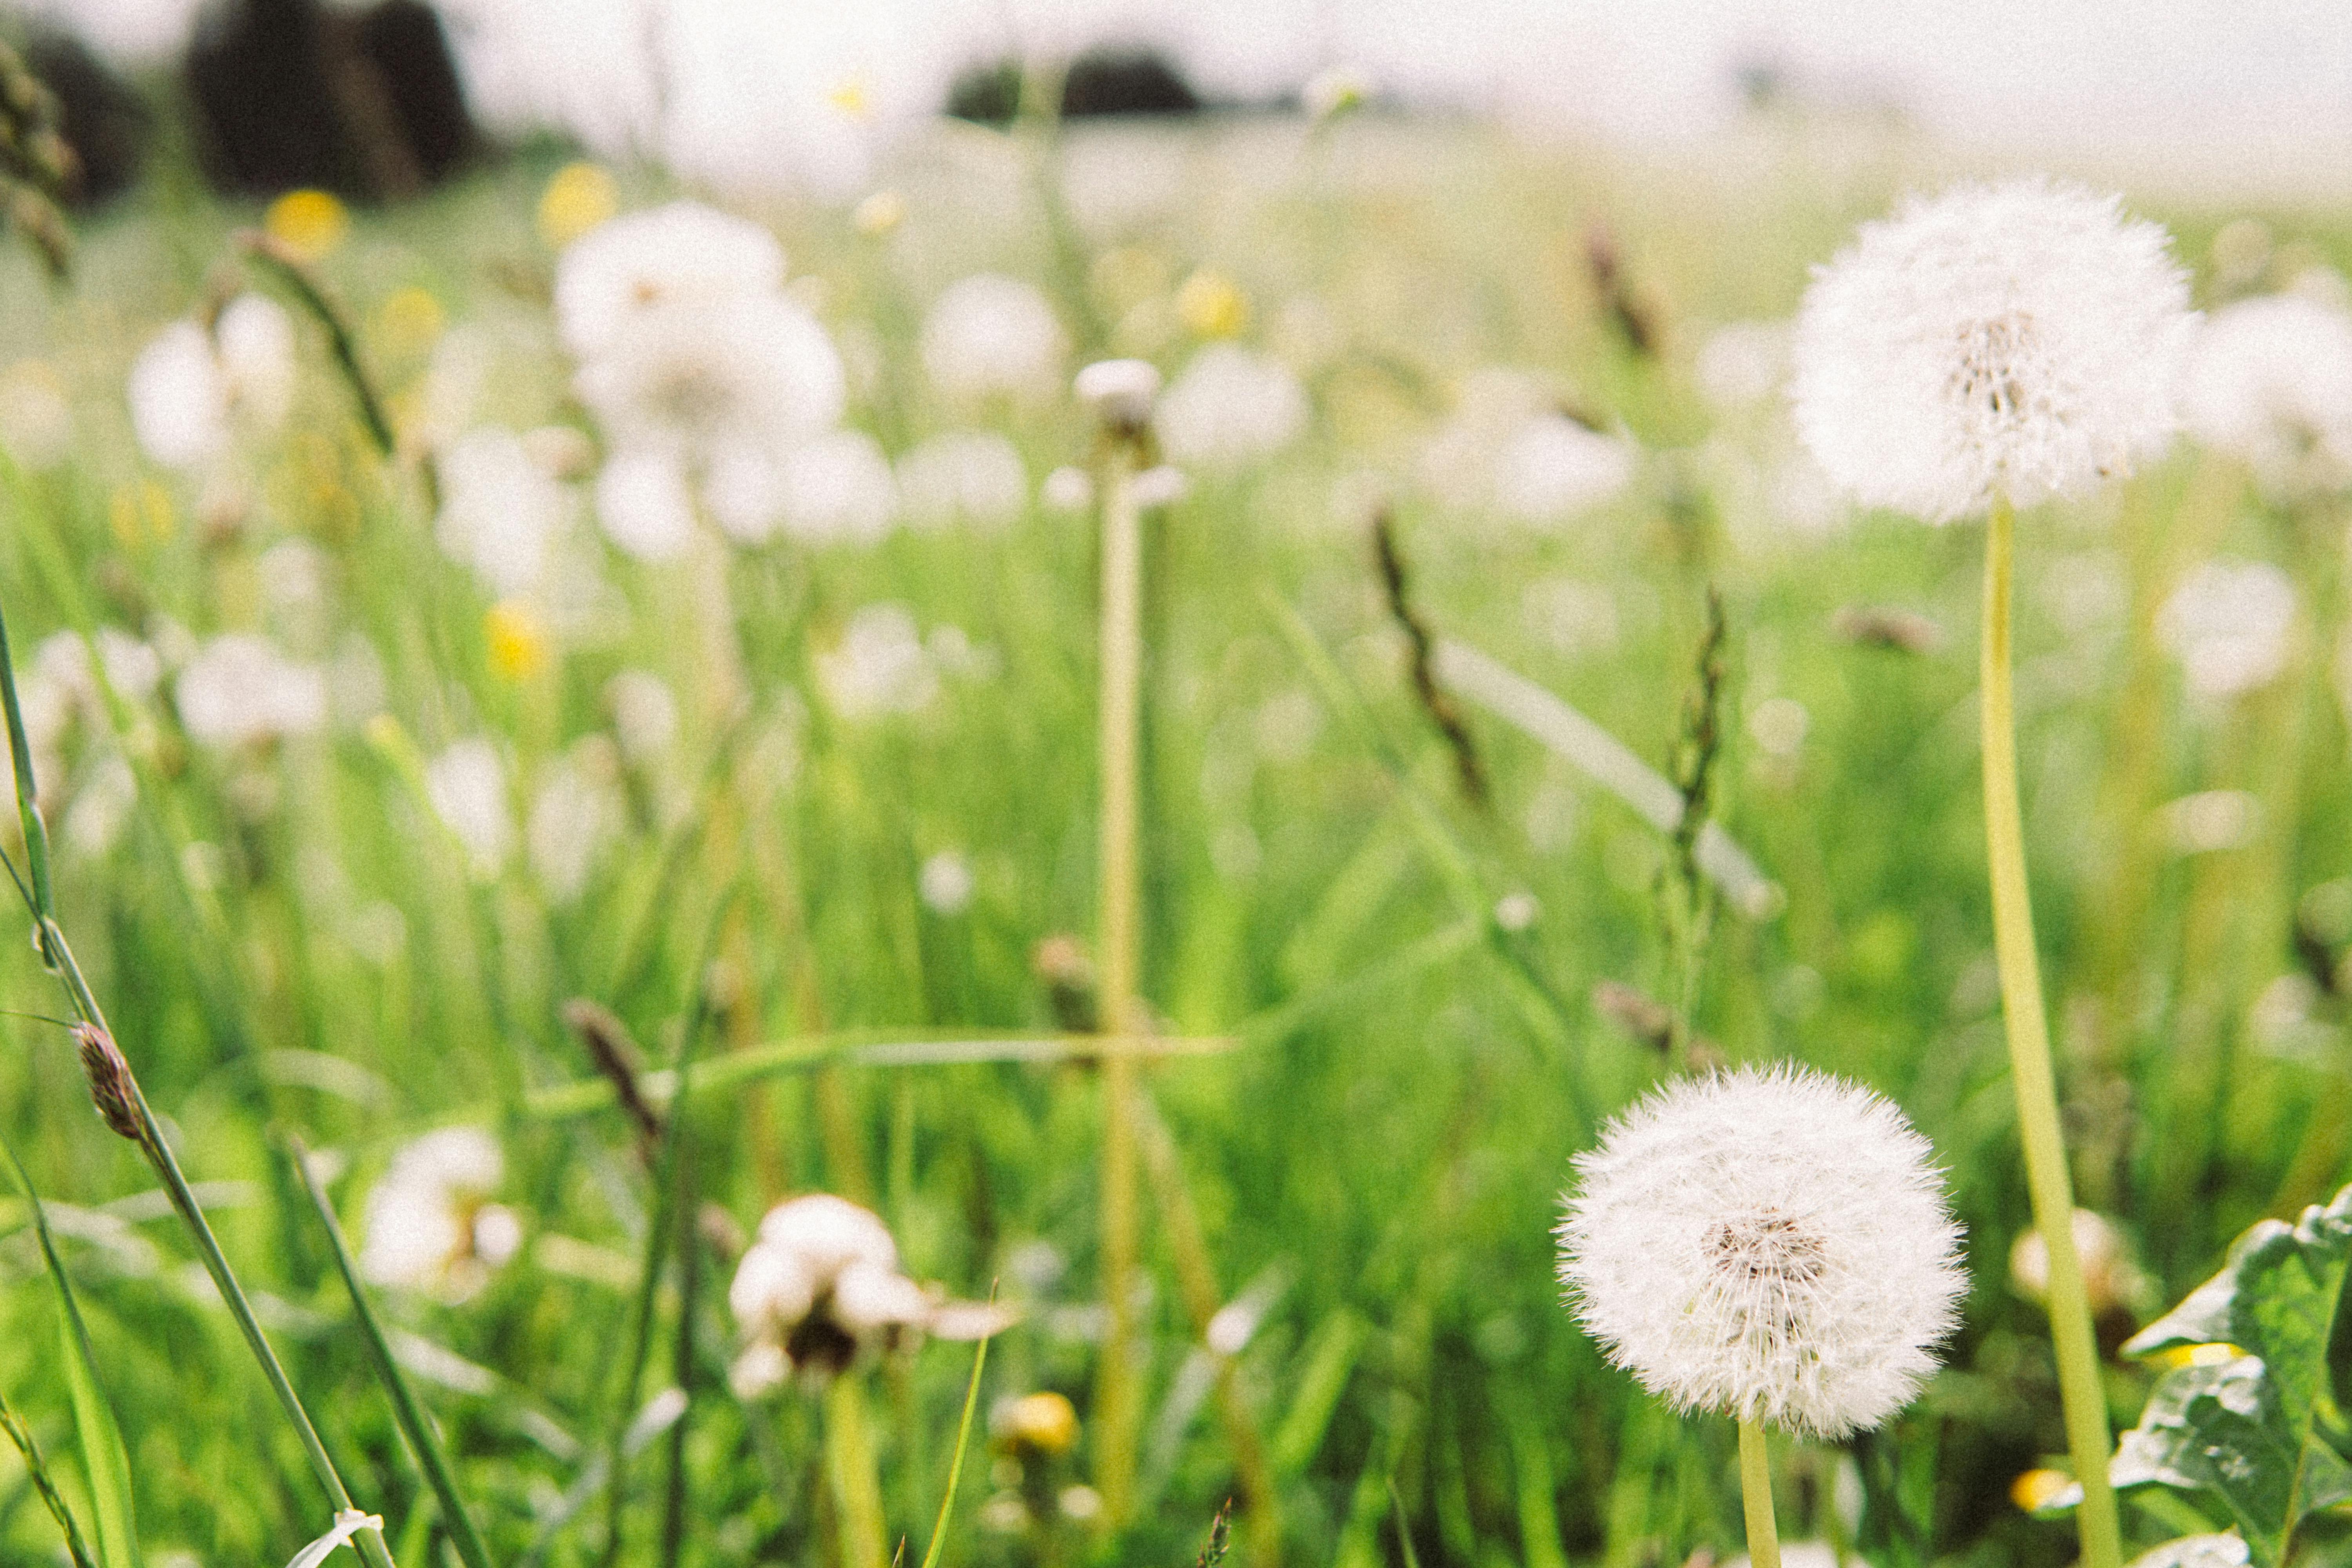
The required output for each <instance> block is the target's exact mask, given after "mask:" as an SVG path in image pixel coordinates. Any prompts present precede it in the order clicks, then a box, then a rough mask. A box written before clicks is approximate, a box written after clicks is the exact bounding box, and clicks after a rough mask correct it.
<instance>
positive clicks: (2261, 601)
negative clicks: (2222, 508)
mask: <svg viewBox="0 0 2352 1568" xmlns="http://www.w3.org/2000/svg"><path fill="white" fill-rule="evenodd" d="M2294 616H2295V592H2294V579H2293V578H2291V577H2289V576H2288V575H2287V574H2285V573H2284V572H2282V571H2281V570H2279V569H2278V568H2277V567H2275V566H2273V565H2272V564H2270V563H2268V562H2266V561H2208V562H2206V563H2203V564H2202V565H2200V566H2199V567H2198V568H2197V569H2196V570H2195V571H2193V572H2191V573H2189V575H2188V576H2187V577H2185V578H2183V579H2182V580H2181V584H2180V585H2179V587H2178V588H2175V589H2174V590H2173V591H2172V594H2171V595H2170V596H2169V597H2168V598H2167V599H2166V600H2165V601H2164V604H2163V605H2162V607H2161V608H2159V609H2158V611H2157V613H2156V636H2157V640H2158V642H2160V643H2162V644H2163V645H2164V647H2166V648H2167V649H2168V651H2169V652H2170V653H2171V654H2172V656H2173V657H2174V658H2178V659H2179V661H2180V667H2181V670H2182V672H2183V673H2184V674H2185V675H2186V676H2187V677H2188V679H2189V690H2191V691H2193V692H2195V693H2196V694H2197V695H2198V696H2200V697H2204V698H2212V699H2227V698H2231V697H2236V696H2240V695H2242V693H2245V692H2248V691H2252V690H2253V689H2256V688H2257V687H2262V686H2267V685H2269V684H2270V683H2271V682H2272V681H2273V680H2275V679H2278V677H2279V676H2280V675H2281V674H2282V673H2284V670H2285V669H2286V663H2287V653H2288V647H2289V642H2290V638H2291V635H2292V633H2293V632H2294Z"/></svg>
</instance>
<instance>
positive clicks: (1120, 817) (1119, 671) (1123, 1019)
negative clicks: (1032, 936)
mask: <svg viewBox="0 0 2352 1568" xmlns="http://www.w3.org/2000/svg"><path fill="white" fill-rule="evenodd" d="M1134 467H1135V453H1134V450H1133V447H1132V443H1130V442H1129V441H1127V440H1124V439H1117V438H1115V439H1114V441H1113V444H1112V449H1111V451H1110V454H1109V456H1108V461H1107V462H1106V463H1105V464H1104V467H1103V513H1102V712H1101V731H1100V741H1101V747H1102V757H1101V773H1102V844H1101V849H1100V854H1101V863H1102V889H1101V907H1100V910H1099V911H1098V915H1099V918H1100V920H1101V921H1102V935H1101V950H1102V997H1101V1009H1102V1027H1103V1031H1104V1033H1105V1034H1107V1035H1109V1036H1111V1037H1117V1038H1122V1039H1123V1038H1124V1037H1127V1036H1129V1034H1130V1033H1131V1032H1132V1031H1134V1029H1135V1026H1136V1023H1137V1020H1136V1017H1135V1013H1136V969H1137V962H1138V932H1137V925H1138V860H1139V850H1138V844H1137V840H1138V837H1139V831H1138V820H1139V804H1138V803H1139V798H1140V794H1141V788H1140V781H1139V759H1138V753H1139V751H1140V722H1141V720H1140V715H1141V711H1142V690H1143V625H1142V613H1143V518H1142V511H1141V509H1140V508H1139V507H1138V506H1137V505H1136V501H1135V492H1134V487H1133V478H1134ZM1134 1083H1135V1062H1134V1058H1133V1057H1132V1056H1131V1055H1130V1054H1129V1053H1128V1052H1127V1051H1124V1050H1115V1051H1108V1052H1106V1053H1105V1054H1104V1058H1103V1067H1102V1089H1103V1163H1102V1256H1103V1295H1104V1300H1105V1301H1106V1302H1107V1303H1108V1307H1109V1309H1110V1325H1109V1332H1108V1334H1106V1335H1105V1336H1104V1340H1103V1351H1102V1362H1101V1372H1100V1374H1099V1379H1100V1381H1099V1384H1098V1385H1097V1391H1096V1414H1095V1430H1096V1433H1097V1447H1096V1453H1095V1458H1096V1471H1097V1484H1098V1486H1099V1487H1100V1489H1101V1492H1102V1500H1103V1510H1102V1511H1103V1521H1104V1523H1105V1524H1106V1525H1108V1526H1110V1527H1113V1528H1116V1527H1117V1526H1118V1525H1120V1524H1123V1523H1124V1522H1126V1521H1127V1518H1128V1515H1129V1510H1131V1509H1132V1508H1133V1506H1134V1490H1135V1459H1136V1456H1135V1440H1136V1425H1137V1417H1138V1415H1139V1406H1138V1404H1137V1401H1136V1389H1135V1378H1134V1371H1133V1368H1132V1367H1131V1366H1130V1364H1129V1362H1130V1360H1131V1358H1132V1355H1133V1345H1134V1335H1135V1324H1134V1321H1133V1318H1132V1309H1131V1307H1130V1305H1129V1300H1130V1298H1131V1297H1132V1296H1133V1294H1134V1290H1133V1285H1134V1276H1135V1258H1136V1214H1135V1200H1136V1130H1135V1119H1134V1108H1133V1103H1132V1102H1133V1095H1134Z"/></svg>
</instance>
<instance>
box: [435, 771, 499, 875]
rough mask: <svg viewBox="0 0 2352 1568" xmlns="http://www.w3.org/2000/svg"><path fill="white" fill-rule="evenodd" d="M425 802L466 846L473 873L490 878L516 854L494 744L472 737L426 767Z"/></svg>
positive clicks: (462, 844) (459, 841)
mask: <svg viewBox="0 0 2352 1568" xmlns="http://www.w3.org/2000/svg"><path fill="white" fill-rule="evenodd" d="M425 799H426V800H427V801H429V802H430V803H431V804H432V806H433V812H434V815H435V816H438V817H439V818H440V819H441V821H442V824H443V826H446V827H447V828H448V829H449V831H450V832H451V833H452V834H454V835H455V836H456V837H457V842H458V843H459V844H460V845H461V846H463V847H464V848H465V851H466V856H467V859H468V860H469V861H470V862H471V863H472V865H473V868H474V871H475V874H476V875H478V876H484V877H488V876H491V875H494V874H495V873H496V872H497V871H498V869H499V867H501V866H503V865H504V864H506V859H507V857H508V856H509V854H511V853H513V850H514V842H515V826H514V815H513V813H512V812H511V811H509V809H508V806H507V770H506V764H505V763H503V762H501V761H500V760H499V752H498V748H497V747H496V746H494V745H492V744H491V743H490V742H488V741H486V740H484V739H482V738H480V737H479V736H474V737H470V738H468V739H467V740H463V741H459V742H456V743H455V744H454V745H452V746H450V747H449V749H448V750H447V751H446V752H442V753H441V754H440V755H439V756H437V757H435V758H434V759H433V760H432V761H430V762H428V763H425Z"/></svg>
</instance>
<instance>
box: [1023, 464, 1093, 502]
mask: <svg viewBox="0 0 2352 1568" xmlns="http://www.w3.org/2000/svg"><path fill="white" fill-rule="evenodd" d="M1037 499H1038V500H1041V501H1043V502H1044V503H1045V510H1048V511H1061V512H1081V511H1087V510H1091V509H1092V508H1093V506H1094V504H1095V481H1094V476H1093V475H1091V474H1089V473H1087V471H1086V470H1085V469H1084V468H1072V467H1070V466H1069V465H1068V464H1064V465H1063V466H1062V467H1060V468H1055V470H1054V471H1053V472H1052V473H1050V474H1047V475H1046V476H1045V483H1044V484H1042V485H1040V486H1038V487H1037Z"/></svg>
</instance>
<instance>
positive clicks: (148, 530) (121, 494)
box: [106, 479, 180, 550]
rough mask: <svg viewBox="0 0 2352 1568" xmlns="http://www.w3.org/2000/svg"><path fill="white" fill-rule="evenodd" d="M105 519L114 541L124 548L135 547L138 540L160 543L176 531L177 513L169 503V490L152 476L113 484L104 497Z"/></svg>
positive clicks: (139, 541)
mask: <svg viewBox="0 0 2352 1568" xmlns="http://www.w3.org/2000/svg"><path fill="white" fill-rule="evenodd" d="M106 510H107V522H108V524H109V526H110V527H111V528H112V529H113V531H114V538H115V542H117V543H118V544H120V545H121V546H122V548H123V549H125V550H135V549H137V548H138V547H139V546H140V545H141V544H142V542H154V543H157V544H161V543H163V542H164V541H165V540H167V539H169V538H171V537H172V535H173V533H174V532H175V531H178V528H179V524H180V514H179V511H178V509H176V508H175V507H173V504H172V492H171V491H169V490H167V489H164V488H163V486H162V485H160V484H157V483H156V482H155V481H154V480H153V479H141V480H138V481H137V482H136V483H132V484H127V485H117V486H115V487H114V493H113V494H112V495H111V496H110V497H108V498H107V509H106Z"/></svg>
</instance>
